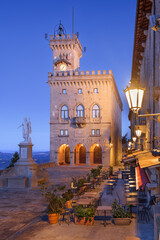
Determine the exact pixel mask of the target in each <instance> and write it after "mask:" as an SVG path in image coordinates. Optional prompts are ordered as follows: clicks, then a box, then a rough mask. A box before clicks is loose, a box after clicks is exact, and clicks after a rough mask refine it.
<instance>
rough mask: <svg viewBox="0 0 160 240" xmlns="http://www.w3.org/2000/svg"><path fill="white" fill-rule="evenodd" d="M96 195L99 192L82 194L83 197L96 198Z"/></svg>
mask: <svg viewBox="0 0 160 240" xmlns="http://www.w3.org/2000/svg"><path fill="white" fill-rule="evenodd" d="M96 195H97V193H96V194H84V195H82V196H81V198H95V197H96Z"/></svg>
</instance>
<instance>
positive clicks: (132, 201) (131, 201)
mask: <svg viewBox="0 0 160 240" xmlns="http://www.w3.org/2000/svg"><path fill="white" fill-rule="evenodd" d="M126 203H129V204H131V205H133V206H136V205H137V204H138V199H137V198H136V197H129V198H126Z"/></svg>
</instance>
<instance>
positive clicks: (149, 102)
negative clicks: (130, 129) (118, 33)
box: [139, 0, 160, 149]
mask: <svg viewBox="0 0 160 240" xmlns="http://www.w3.org/2000/svg"><path fill="white" fill-rule="evenodd" d="M159 9H160V1H158V0H156V1H155V12H154V4H153V6H152V12H151V15H152V14H156V15H157V14H159ZM146 35H147V39H146V43H145V49H144V53H143V60H142V64H141V66H140V82H141V85H142V86H144V87H145V88H146V90H145V93H144V99H143V103H142V109H141V114H143V113H159V112H160V98H159V96H158V97H157V98H155V92H154V89H155V87H160V54H159V51H160V49H159V48H160V34H159V32H154V31H153V30H152V29H151V25H150V24H149V28H148V31H146ZM144 120H145V122H146V133H145V134H143V136H142V138H143V146H144V149H152V148H160V141H159V136H160V124H159V123H158V122H157V121H154V120H153V118H151V117H150V118H140V119H139V124H142V122H143V121H144ZM152 140H154V141H152Z"/></svg>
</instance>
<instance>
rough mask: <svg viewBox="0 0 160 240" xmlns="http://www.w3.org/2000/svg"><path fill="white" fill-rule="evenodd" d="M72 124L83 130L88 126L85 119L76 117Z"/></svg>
mask: <svg viewBox="0 0 160 240" xmlns="http://www.w3.org/2000/svg"><path fill="white" fill-rule="evenodd" d="M72 124H74V125H76V127H77V128H83V127H85V125H86V118H85V117H74V118H72Z"/></svg>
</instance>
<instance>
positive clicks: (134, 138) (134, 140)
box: [132, 137, 137, 149]
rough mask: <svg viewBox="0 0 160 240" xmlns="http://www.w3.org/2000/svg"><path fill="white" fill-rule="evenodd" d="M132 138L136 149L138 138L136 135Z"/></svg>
mask: <svg viewBox="0 0 160 240" xmlns="http://www.w3.org/2000/svg"><path fill="white" fill-rule="evenodd" d="M132 140H133V146H134V149H135V148H136V140H137V138H136V137H132Z"/></svg>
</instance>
